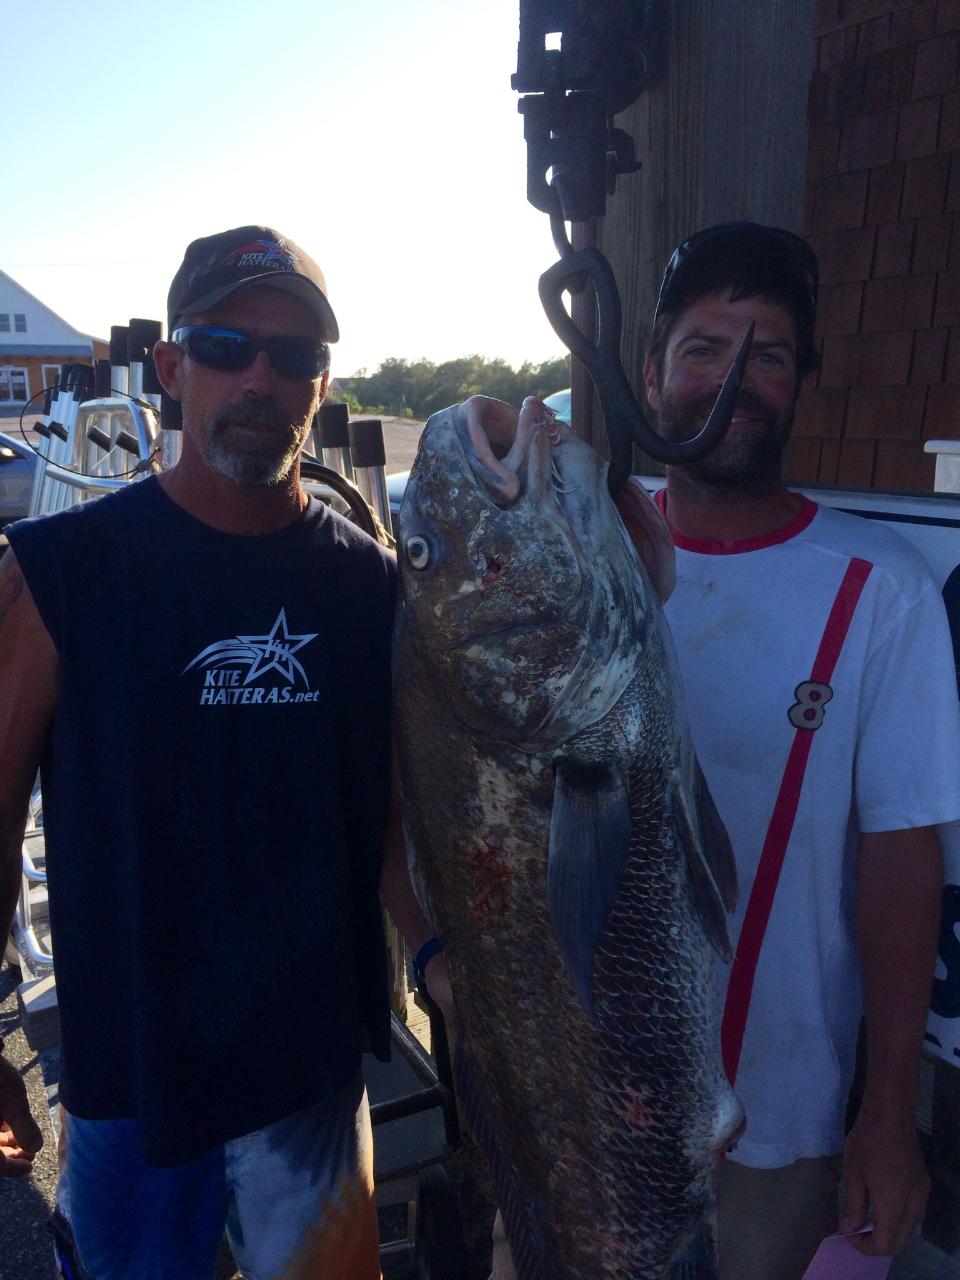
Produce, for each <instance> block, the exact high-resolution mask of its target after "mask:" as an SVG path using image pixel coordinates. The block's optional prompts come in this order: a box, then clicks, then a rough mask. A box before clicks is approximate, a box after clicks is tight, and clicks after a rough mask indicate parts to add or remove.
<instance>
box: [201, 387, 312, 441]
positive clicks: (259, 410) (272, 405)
mask: <svg viewBox="0 0 960 1280" xmlns="http://www.w3.org/2000/svg"><path fill="white" fill-rule="evenodd" d="M228 423H233V424H234V425H236V426H241V427H253V428H255V429H256V428H259V429H261V430H264V431H290V430H292V428H293V423H292V422H291V421H290V415H289V413H285V412H284V410H283V408H282V407H281V405H280V402H279V401H278V400H275V399H274V398H273V397H272V396H269V397H267V398H265V399H261V398H260V397H258V396H242V397H241V398H240V399H239V400H237V401H235V402H234V403H233V404H230V405H227V406H226V408H225V409H221V410H220V411H219V413H215V414H214V416H213V418H212V419H211V422H210V434H211V435H214V434H215V433H216V432H218V431H221V430H222V429H223V428H224V427H225V426H227V424H228Z"/></svg>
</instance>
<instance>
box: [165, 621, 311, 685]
mask: <svg viewBox="0 0 960 1280" xmlns="http://www.w3.org/2000/svg"><path fill="white" fill-rule="evenodd" d="M319 634H320V633H319V632H317V631H312V632H309V633H304V634H302V635H291V633H290V631H289V630H288V628H287V614H286V610H284V609H281V610H280V612H279V613H278V614H277V620H276V622H275V623H274V624H273V626H272V628H271V629H270V631H269V632H268V633H267V635H263V636H239V635H238V636H234V637H233V639H232V640H217V641H216V643H214V644H211V645H208V646H207V647H206V649H204V650H203V652H202V653H198V654H197V656H196V657H195V658H194V659H193V661H192V662H188V663H187V665H186V666H185V667H184V668H183V671H184V673H186V672H187V671H189V670H190V669H191V668H192V667H197V666H200V667H226V666H233V665H239V666H242V665H248V666H249V668H250V670H249V671H248V672H247V674H246V676H245V677H244V680H243V683H244V684H245V685H247V684H250V682H251V681H252V680H256V679H257V678H258V677H260V676H264V675H266V674H267V672H268V671H279V673H280V674H281V675H282V676H283V678H284V679H285V680H287V681H288V682H289V683H290V684H295V683H296V681H297V677H298V676H299V677H300V679H302V680H303V683H304V685H305V686H306V687H307V688H309V687H310V681H309V680H308V679H307V673H306V671H304V669H303V667H302V666H301V665H300V663H299V662H298V661H297V659H296V658H295V657H294V656H293V655H294V654H295V653H297V652H298V651H299V650H300V649H302V648H303V647H304V645H307V644H309V643H310V641H311V640H315V639H316V638H317V636H318V635H319Z"/></svg>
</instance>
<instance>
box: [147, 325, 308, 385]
mask: <svg viewBox="0 0 960 1280" xmlns="http://www.w3.org/2000/svg"><path fill="white" fill-rule="evenodd" d="M170 341H171V342H175V343H176V344H177V346H178V347H182V348H183V350H184V351H186V353H187V355H188V356H189V357H190V359H191V360H195V361H196V362H197V364H202V365H203V366H204V367H205V368H207V369H216V370H217V371H218V372H219V373H239V372H240V370H241V369H249V367H250V366H251V365H252V364H253V362H254V360H256V358H257V356H258V355H259V353H260V352H261V351H265V352H266V353H267V355H268V357H269V359H270V363H271V364H272V365H273V367H274V369H276V371H277V373H279V374H280V375H281V376H282V377H284V378H295V379H297V380H298V381H309V380H312V379H313V378H319V377H320V375H321V373H323V371H324V370H325V369H326V368H327V367H328V365H329V363H330V348H329V347H328V346H327V344H326V343H325V342H318V341H317V339H316V338H302V337H299V336H297V335H290V336H289V337H279V338H255V337H254V336H253V334H250V333H244V332H243V330H242V329H224V328H222V327H221V326H220V325H216V324H188V325H184V326H183V327H182V328H180V329H174V331H173V333H172V334H171V335H170Z"/></svg>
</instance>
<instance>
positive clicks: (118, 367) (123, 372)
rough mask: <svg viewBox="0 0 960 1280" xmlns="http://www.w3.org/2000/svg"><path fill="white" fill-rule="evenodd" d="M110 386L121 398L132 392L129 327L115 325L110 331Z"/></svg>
mask: <svg viewBox="0 0 960 1280" xmlns="http://www.w3.org/2000/svg"><path fill="white" fill-rule="evenodd" d="M110 386H111V389H112V390H113V391H114V392H115V393H116V394H117V395H121V396H125V395H127V393H128V392H129V390H130V368H129V361H128V359H127V326H126V325H125V324H115V325H113V327H112V328H111V330H110Z"/></svg>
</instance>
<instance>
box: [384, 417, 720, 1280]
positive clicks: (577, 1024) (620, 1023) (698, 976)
mask: <svg viewBox="0 0 960 1280" xmlns="http://www.w3.org/2000/svg"><path fill="white" fill-rule="evenodd" d="M504 408H505V407H504ZM525 412H526V407H525ZM501 417H502V414H501ZM529 428H530V424H529V422H527V424H526V427H525V426H524V422H523V419H522V418H521V423H520V425H519V427H518V439H519V438H520V433H522V432H523V431H524V430H526V431H527V437H525V438H527V439H528V440H529V447H528V451H527V453H526V455H524V456H522V457H521V462H520V466H521V471H520V475H519V483H513V482H511V483H509V484H507V483H501V481H500V479H499V477H498V473H497V467H498V466H499V465H500V464H498V463H497V461H496V459H495V458H494V457H493V455H492V454H490V455H489V456H484V455H483V441H482V439H480V440H478V438H477V436H476V433H474V434H473V435H469V433H468V432H467V430H466V427H465V417H464V412H463V409H462V407H458V408H457V409H456V410H449V411H445V412H444V413H443V414H439V415H436V416H435V418H434V419H431V422H430V423H428V425H427V428H426V431H425V433H424V437H423V443H422V444H421V452H420V454H419V455H418V459H417V462H416V463H415V465H414V469H413V472H412V473H411V481H410V484H409V486H408V489H407V496H406V497H405V499H404V504H403V508H402V510H401V532H400V561H401V604H400V609H399V612H398V621H397V632H396V643H395V676H396V679H395V683H396V690H397V692H396V718H397V726H398V742H399V748H400V764H401V777H402V782H403V792H404V812H405V828H406V832H407V839H408V844H409V847H410V849H411V851H412V856H413V871H414V878H415V882H416V883H417V884H418V886H419V889H420V892H421V895H422V897H423V899H424V903H425V906H426V908H427V910H428V911H429V913H430V915H431V916H432V918H433V921H434V923H435V925H436V928H437V930H438V932H439V933H441V934H442V936H443V937H444V939H445V941H446V948H447V957H448V964H449V969H450V975H451V980H452V983H453V987H454V993H455V997H456V1001H457V1009H458V1029H457V1030H458V1034H457V1053H456V1074H457V1084H458V1092H459V1096H460V1101H461V1105H462V1107H463V1111H464V1115H465V1118H466V1120H467V1124H468V1127H469V1128H470V1129H471V1131H472V1132H473V1133H474V1134H475V1135H476V1137H477V1139H478V1141H479V1142H480V1145H481V1146H482V1147H483V1149H484V1151H485V1153H486V1155H487V1157H488V1160H489V1162H490V1165H491V1169H492V1171H493V1174H494V1178H495V1181H496V1185H497V1194H498V1199H499V1202H500V1206H501V1210H502V1212H503V1216H504V1222H505V1226H506V1231H507V1235H508V1238H509V1240H510V1244H511V1248H512V1251H513V1256H514V1263H515V1266H516V1268H517V1273H518V1276H519V1278H520V1280H597V1278H598V1277H600V1278H601V1280H681V1278H686V1277H689V1276H694V1275H696V1277H697V1280H711V1278H712V1277H715V1275H716V1272H715V1263H714V1261H713V1259H712V1237H711V1230H710V1217H711V1194H712V1193H711V1181H712V1171H713V1167H714V1164H715V1160H716V1155H717V1149H718V1147H719V1146H722V1145H723V1143H724V1140H725V1138H726V1137H727V1136H728V1134H730V1133H732V1131H733V1130H734V1129H735V1128H736V1111H737V1104H736V1102H735V1099H733V1095H732V1094H731V1093H730V1090H729V1086H728V1085H727V1084H726V1081H725V1080H724V1078H723V1075H722V1069H721V1066H720V1054H719V1035H718V1009H717V1004H716V996H715V993H714V987H713V981H712V974H711V954H710V953H711V944H712V945H714V946H719V947H721V948H722V947H723V946H724V945H725V944H726V933H725V923H724V907H725V906H726V907H727V908H728V907H729V905H730V901H729V899H730V897H731V888H730V882H731V876H732V873H731V872H730V868H729V866H728V865H727V863H726V861H725V859H727V858H729V848H728V847H727V846H726V845H725V836H724V834H723V832H722V828H720V827H719V820H718V819H716V820H714V817H713V816H712V815H713V813H715V811H712V802H709V798H708V796H707V793H706V788H705V784H704V783H703V782H702V776H701V775H700V774H699V770H698V767H697V765H696V761H695V758H694V756H693V752H692V748H691V747H690V744H689V736H688V734H687V731H686V728H685V724H684V719H683V713H682V707H681V698H680V695H679V690H678V689H677V687H676V680H675V674H674V664H673V658H672V649H671V647H670V643H669V639H668V636H667V632H666V629H665V623H664V622H663V619H662V615H661V614H660V610H659V605H658V603H657V601H656V599H655V597H654V594H653V592H652V589H651V587H650V583H649V581H648V579H647V578H646V575H645V573H644V570H643V568H642V566H641V564H640V562H639V559H638V557H637V556H636V553H635V552H634V551H633V548H632V547H631V546H630V544H629V543H628V542H627V540H626V538H625V537H624V535H623V531H622V527H621V526H620V524H619V519H618V517H617V515H616V512H615V510H614V508H613V507H612V504H611V503H610V500H609V497H608V496H607V493H606V487H605V484H604V468H603V464H602V463H601V462H600V460H599V459H597V458H596V455H595V454H593V452H592V450H589V449H588V448H587V447H586V446H585V445H583V444H582V443H581V442H579V441H576V440H575V438H572V437H571V436H570V435H569V434H568V435H567V436H565V437H563V438H562V441H561V443H560V447H559V448H547V447H545V446H544V441H543V438H542V436H540V437H538V436H537V434H536V431H535V429H534V430H530V429H529ZM478 449H479V450H480V452H479V453H478V452H477V450H478ZM520 455H523V450H522V449H514V450H511V456H520ZM501 470H502V467H501ZM491 477H492V478H491ZM453 489H456V492H457V499H456V502H455V503H454V502H451V500H450V498H449V494H450V492H451V491H452V490H453ZM494 551H495V553H496V555H495V558H496V560H497V563H498V564H499V565H500V566H501V572H499V573H498V574H497V575H488V574H482V573H480V571H479V569H478V566H480V567H483V566H485V565H487V564H489V563H490V562H491V556H492V555H493V552H494ZM414 566H415V567H414ZM503 566H506V567H505V568H503ZM711 841H713V842H714V843H715V844H716V845H717V849H716V850H714V851H713V852H712V853H711V852H710V849H709V848H706V847H707V846H710V844H711ZM705 849H706V851H705ZM725 877H726V881H725Z"/></svg>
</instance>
